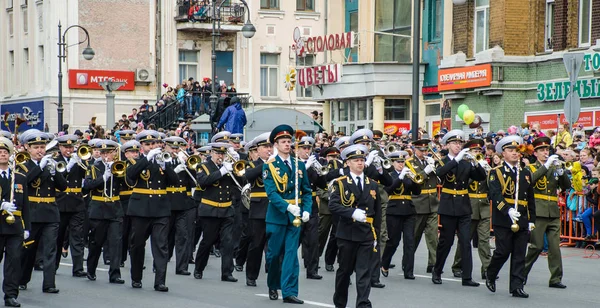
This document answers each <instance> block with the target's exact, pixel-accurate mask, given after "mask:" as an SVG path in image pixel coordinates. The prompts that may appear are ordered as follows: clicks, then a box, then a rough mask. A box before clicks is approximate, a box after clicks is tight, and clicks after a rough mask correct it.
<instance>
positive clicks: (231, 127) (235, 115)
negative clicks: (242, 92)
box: [217, 97, 246, 134]
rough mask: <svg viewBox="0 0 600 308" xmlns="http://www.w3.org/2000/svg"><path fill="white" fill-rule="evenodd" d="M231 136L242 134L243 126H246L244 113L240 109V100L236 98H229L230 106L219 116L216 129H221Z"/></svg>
mask: <svg viewBox="0 0 600 308" xmlns="http://www.w3.org/2000/svg"><path fill="white" fill-rule="evenodd" d="M223 125H225V127H224V128H225V129H226V130H227V131H228V132H230V133H232V134H242V133H244V126H246V112H244V109H242V105H241V104H240V99H239V98H238V97H232V98H231V104H230V106H229V107H227V109H226V110H225V113H223V115H222V116H221V120H219V124H217V129H221V128H223Z"/></svg>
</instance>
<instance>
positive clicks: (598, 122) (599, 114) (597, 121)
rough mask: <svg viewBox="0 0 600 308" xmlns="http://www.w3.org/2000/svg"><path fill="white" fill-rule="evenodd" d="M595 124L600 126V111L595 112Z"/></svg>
mask: <svg viewBox="0 0 600 308" xmlns="http://www.w3.org/2000/svg"><path fill="white" fill-rule="evenodd" d="M594 126H600V111H596V112H594Z"/></svg>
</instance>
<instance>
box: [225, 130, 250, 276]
mask: <svg viewBox="0 0 600 308" xmlns="http://www.w3.org/2000/svg"><path fill="white" fill-rule="evenodd" d="M243 138H244V134H231V135H230V136H229V142H231V143H232V146H233V144H238V145H239V144H240V143H241V142H242V139H243ZM243 149H244V148H239V149H237V150H236V153H237V154H238V155H239V159H240V160H245V161H248V154H246V153H244V152H242V151H241V150H243ZM246 167H248V166H246ZM232 202H233V208H234V209H235V216H234V217H235V218H234V225H235V226H238V227H237V228H234V229H233V256H234V258H235V269H236V271H238V272H241V271H243V270H244V264H245V263H246V259H247V256H248V246H249V245H250V230H249V229H248V228H249V225H248V212H249V211H248V209H247V208H246V207H245V206H243V204H242V196H241V193H240V190H239V189H237V190H234V191H232Z"/></svg>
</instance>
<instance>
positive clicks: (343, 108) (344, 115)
mask: <svg viewBox="0 0 600 308" xmlns="http://www.w3.org/2000/svg"><path fill="white" fill-rule="evenodd" d="M349 103H350V102H349V101H341V102H340V122H341V121H348V105H349Z"/></svg>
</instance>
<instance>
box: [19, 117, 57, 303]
mask: <svg viewBox="0 0 600 308" xmlns="http://www.w3.org/2000/svg"><path fill="white" fill-rule="evenodd" d="M21 141H22V143H23V144H25V148H26V149H27V152H28V153H29V155H30V156H31V159H30V160H28V161H26V162H25V163H23V164H20V165H18V166H19V169H20V170H19V172H20V171H22V172H23V173H25V174H27V182H28V186H27V194H28V199H29V207H30V212H29V213H30V217H31V230H30V231H31V233H30V235H31V236H30V237H31V240H34V241H35V242H34V243H33V244H32V245H30V246H29V247H27V248H26V249H25V250H24V252H23V253H22V255H21V265H22V266H23V275H22V276H21V279H20V280H19V290H26V289H27V283H29V281H31V272H32V270H33V264H34V262H35V256H36V252H37V248H38V245H39V244H40V242H42V244H41V245H42V250H41V252H42V255H41V258H42V260H43V265H44V279H43V283H42V291H43V292H44V293H53V294H56V293H58V292H59V289H57V288H56V283H55V275H56V263H55V262H56V253H57V251H56V238H57V237H58V228H59V224H60V212H59V210H58V206H57V204H56V191H57V190H58V191H64V190H65V189H67V181H66V180H65V178H64V177H63V175H62V174H61V173H60V172H57V171H56V163H55V162H54V161H53V160H52V157H51V155H46V143H48V134H46V133H43V132H41V131H39V130H37V129H29V130H27V131H25V132H24V133H23V134H22V135H21Z"/></svg>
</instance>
